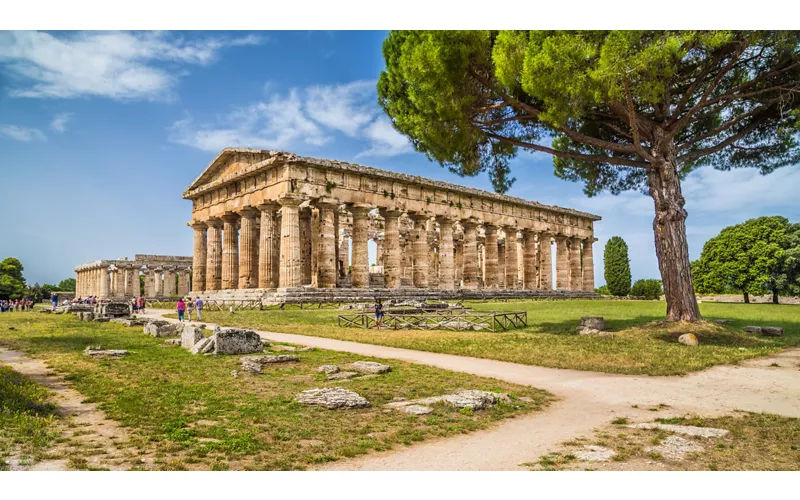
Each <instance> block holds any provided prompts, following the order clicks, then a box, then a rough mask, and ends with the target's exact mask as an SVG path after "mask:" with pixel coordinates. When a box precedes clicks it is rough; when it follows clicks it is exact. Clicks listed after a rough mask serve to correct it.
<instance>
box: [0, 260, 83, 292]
mask: <svg viewBox="0 0 800 500" xmlns="http://www.w3.org/2000/svg"><path fill="white" fill-rule="evenodd" d="M24 270H25V268H24V267H23V265H22V262H20V261H19V259H17V258H14V257H8V258H6V259H4V260H3V261H2V262H0V300H8V299H12V300H15V299H22V298H30V299H33V300H34V301H35V302H41V301H42V300H45V299H49V298H50V297H51V296H52V294H53V293H54V292H74V291H75V278H67V279H65V280H61V282H60V283H59V284H58V285H50V284H47V283H45V284H44V285H39V283H34V284H33V285H32V286H29V285H28V284H27V283H26V282H25V277H24V276H23V274H22V273H23V271H24Z"/></svg>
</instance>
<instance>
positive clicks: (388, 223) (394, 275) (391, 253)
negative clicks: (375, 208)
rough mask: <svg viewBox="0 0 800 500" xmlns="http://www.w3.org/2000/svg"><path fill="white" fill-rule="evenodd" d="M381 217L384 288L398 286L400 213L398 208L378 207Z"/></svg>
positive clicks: (399, 274)
mask: <svg viewBox="0 0 800 500" xmlns="http://www.w3.org/2000/svg"><path fill="white" fill-rule="evenodd" d="M380 214H381V217H383V220H384V223H383V251H384V256H383V278H384V283H385V285H386V288H400V276H401V274H402V273H401V268H400V257H401V256H400V215H401V214H402V212H400V211H399V210H389V209H386V208H382V209H380Z"/></svg>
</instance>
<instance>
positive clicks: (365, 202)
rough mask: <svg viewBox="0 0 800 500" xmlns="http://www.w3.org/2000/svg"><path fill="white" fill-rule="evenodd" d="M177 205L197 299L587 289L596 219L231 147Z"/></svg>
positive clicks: (362, 170) (343, 165)
mask: <svg viewBox="0 0 800 500" xmlns="http://www.w3.org/2000/svg"><path fill="white" fill-rule="evenodd" d="M183 197H184V198H185V199H188V200H191V201H192V205H193V209H192V220H191V222H189V224H188V225H189V226H191V227H192V228H193V229H194V255H193V261H192V273H193V274H192V293H193V294H201V293H202V294H204V295H206V296H213V294H214V293H217V292H220V291H223V290H228V291H229V290H253V291H256V290H260V291H262V292H264V291H267V290H275V289H278V290H284V291H285V290H292V289H298V290H299V289H300V288H301V287H303V288H306V289H308V288H317V289H330V288H352V289H370V288H372V289H375V288H383V289H400V288H403V289H411V290H417V291H422V290H430V289H433V290H441V291H443V292H447V291H459V290H464V291H470V290H478V289H484V290H498V291H499V290H526V291H538V292H540V293H539V295H541V292H542V291H552V290H553V289H556V290H560V291H571V292H574V293H575V294H577V293H578V292H581V293H583V294H584V295H585V294H586V293H587V292H593V291H594V264H593V258H592V244H593V243H594V242H595V241H596V239H595V238H594V234H593V222H594V221H596V220H600V217H598V216H596V215H592V214H589V213H585V212H579V211H576V210H571V209H567V208H561V207H556V206H547V205H542V204H540V203H537V202H533V201H527V200H523V199H520V198H514V197H510V196H503V195H498V194H494V193H490V192H486V191H481V190H477V189H472V188H467V187H463V186H457V185H454V184H449V183H445V182H438V181H434V180H430V179H425V178H422V177H416V176H410V175H405V174H399V173H395V172H389V171H385V170H378V169H375V168H371V167H365V166H360V165H355V164H349V163H344V162H338V161H333V160H322V159H315V158H307V157H301V156H297V155H294V154H291V153H285V152H277V151H263V150H255V149H234V148H226V149H224V150H223V151H222V152H221V153H220V154H219V155H218V156H217V157H216V158H215V159H214V161H212V162H211V164H210V165H209V166H208V167H207V168H206V169H205V170H204V171H203V173H202V174H201V175H200V176H199V177H198V178H197V179H196V180H195V181H194V182H193V183H192V185H191V186H189V188H188V189H187V190H186V191H185V192H184V194H183ZM371 242H374V245H375V251H374V254H376V255H377V259H376V261H374V262H372V263H370V262H369V254H370V252H369V250H368V248H369V246H370V245H371V244H372V243H371ZM553 254H555V266H552V264H551V262H552V255H553ZM559 296H569V294H564V293H561V294H559Z"/></svg>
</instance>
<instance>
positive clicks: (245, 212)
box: [239, 207, 259, 288]
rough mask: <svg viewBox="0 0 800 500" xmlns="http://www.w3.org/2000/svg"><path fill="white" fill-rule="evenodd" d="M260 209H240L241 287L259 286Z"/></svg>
mask: <svg viewBox="0 0 800 500" xmlns="http://www.w3.org/2000/svg"><path fill="white" fill-rule="evenodd" d="M258 215H259V213H258V210H256V209H254V208H252V207H248V208H245V209H242V210H240V211H239V216H240V217H241V226H242V237H241V242H240V245H241V248H240V249H239V288H256V287H257V286H258V228H257V227H256V218H257V217H258Z"/></svg>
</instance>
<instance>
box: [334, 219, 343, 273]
mask: <svg viewBox="0 0 800 500" xmlns="http://www.w3.org/2000/svg"><path fill="white" fill-rule="evenodd" d="M339 233H340V231H339V207H336V209H334V211H333V248H334V254H335V256H334V258H333V261H334V262H335V263H336V280H337V282H338V280H339V278H343V277H344V275H343V274H342V266H340V265H339V261H341V260H342V257H341V250H340V249H339V241H340V239H341V235H340V234H339Z"/></svg>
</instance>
